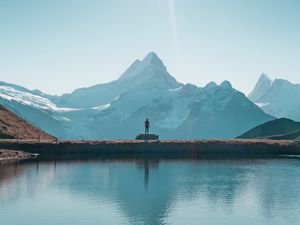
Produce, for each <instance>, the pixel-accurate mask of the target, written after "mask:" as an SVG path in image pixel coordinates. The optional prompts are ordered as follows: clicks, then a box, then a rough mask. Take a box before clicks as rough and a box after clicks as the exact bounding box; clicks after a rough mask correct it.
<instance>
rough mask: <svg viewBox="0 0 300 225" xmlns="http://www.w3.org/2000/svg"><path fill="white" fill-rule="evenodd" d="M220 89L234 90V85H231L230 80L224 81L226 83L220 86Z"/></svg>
mask: <svg viewBox="0 0 300 225" xmlns="http://www.w3.org/2000/svg"><path fill="white" fill-rule="evenodd" d="M220 87H223V88H232V85H231V83H230V82H229V81H228V80H224V81H223V82H222V83H221V84H220Z"/></svg>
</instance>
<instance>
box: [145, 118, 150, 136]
mask: <svg viewBox="0 0 300 225" xmlns="http://www.w3.org/2000/svg"><path fill="white" fill-rule="evenodd" d="M149 128H150V122H149V120H148V119H146V121H145V134H149Z"/></svg>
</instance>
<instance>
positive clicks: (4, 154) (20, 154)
mask: <svg viewBox="0 0 300 225" xmlns="http://www.w3.org/2000/svg"><path fill="white" fill-rule="evenodd" d="M36 157H37V154H33V153H28V152H24V151H16V150H11V149H0V165H3V164H7V163H15V162H19V161H21V160H27V159H32V158H36Z"/></svg>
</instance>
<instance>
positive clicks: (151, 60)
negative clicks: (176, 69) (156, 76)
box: [142, 52, 166, 70]
mask: <svg viewBox="0 0 300 225" xmlns="http://www.w3.org/2000/svg"><path fill="white" fill-rule="evenodd" d="M142 63H143V64H145V65H152V66H156V67H159V68H161V69H163V70H166V67H165V65H164V64H163V62H162V60H161V59H160V58H159V57H158V56H157V54H156V53H154V52H150V53H148V55H146V57H145V58H144V59H143V61H142Z"/></svg>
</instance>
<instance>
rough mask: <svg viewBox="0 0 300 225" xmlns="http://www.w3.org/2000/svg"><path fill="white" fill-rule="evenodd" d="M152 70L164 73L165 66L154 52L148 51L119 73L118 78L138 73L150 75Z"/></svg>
mask: <svg viewBox="0 0 300 225" xmlns="http://www.w3.org/2000/svg"><path fill="white" fill-rule="evenodd" d="M154 72H160V74H165V73H168V72H167V68H166V67H165V65H164V64H163V62H162V61H161V59H160V58H159V57H158V56H157V55H156V53H154V52H150V53H149V54H148V55H147V56H146V57H145V58H144V59H143V60H142V61H140V60H135V61H134V63H133V64H131V66H130V67H129V68H128V69H127V70H126V71H125V72H124V73H123V74H122V75H121V77H120V78H119V80H128V79H132V78H135V77H137V76H138V75H143V76H150V75H152V74H153V73H154Z"/></svg>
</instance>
